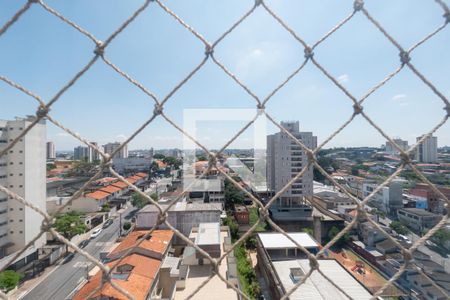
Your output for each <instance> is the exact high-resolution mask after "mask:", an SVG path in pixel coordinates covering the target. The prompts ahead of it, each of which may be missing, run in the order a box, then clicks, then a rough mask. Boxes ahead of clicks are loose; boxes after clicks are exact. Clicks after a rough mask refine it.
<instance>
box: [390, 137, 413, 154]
mask: <svg viewBox="0 0 450 300" xmlns="http://www.w3.org/2000/svg"><path fill="white" fill-rule="evenodd" d="M393 141H394V142H395V143H396V144H397V145H398V146H399V147H400V149H402V150H403V151H407V150H408V148H409V146H408V141H404V140H402V139H393ZM386 152H387V153H389V154H392V155H396V154H399V151H398V149H397V148H395V147H394V145H393V144H392V143H391V142H390V141H387V142H386Z"/></svg>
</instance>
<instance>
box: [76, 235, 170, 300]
mask: <svg viewBox="0 0 450 300" xmlns="http://www.w3.org/2000/svg"><path fill="white" fill-rule="evenodd" d="M147 235H148V236H147ZM146 236H147V238H146V239H145V240H143V241H142V242H141V243H140V244H139V246H135V245H136V244H137V243H138V241H140V240H141V239H142V238H144V237H146ZM172 238H173V232H172V231H171V230H155V231H153V232H152V233H151V234H149V231H134V232H132V233H131V234H130V235H128V236H127V237H126V238H125V240H123V241H122V242H121V243H120V244H119V245H118V246H117V247H116V248H115V249H114V250H113V251H112V252H111V253H110V254H109V255H108V256H107V263H106V265H107V266H108V267H110V268H112V272H111V278H112V282H114V283H115V284H117V285H119V286H120V287H122V288H123V289H125V290H126V291H128V292H129V293H130V294H131V295H132V296H133V297H134V298H135V299H137V300H145V299H150V298H151V299H161V298H163V297H164V298H168V299H170V298H171V297H172V294H173V291H174V285H171V286H170V285H169V286H168V285H167V282H165V280H161V279H163V278H164V277H161V276H160V275H161V269H162V266H165V265H167V264H165V259H166V258H168V257H167V254H168V252H169V250H170V246H171V243H172ZM117 263H118V264H117ZM116 264H117V265H116ZM102 277H103V272H102V271H98V272H97V273H95V275H94V276H92V277H90V278H89V279H88V281H87V282H86V283H85V284H84V285H83V286H82V287H81V288H80V289H79V290H78V291H77V292H76V293H75V296H74V297H73V298H72V299H73V300H84V299H87V298H89V299H110V300H113V299H114V300H122V299H123V300H125V299H128V297H127V296H126V295H124V294H122V293H121V292H120V291H118V290H117V289H115V288H114V287H113V286H112V285H111V283H109V282H105V283H103V279H102ZM102 283H103V286H102Z"/></svg>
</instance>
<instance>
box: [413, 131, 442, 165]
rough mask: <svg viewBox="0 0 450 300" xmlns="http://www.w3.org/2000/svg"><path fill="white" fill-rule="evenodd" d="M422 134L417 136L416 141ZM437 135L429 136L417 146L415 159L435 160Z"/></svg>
mask: <svg viewBox="0 0 450 300" xmlns="http://www.w3.org/2000/svg"><path fill="white" fill-rule="evenodd" d="M421 138H422V136H419V137H417V139H416V141H417V142H418V141H419V140H420V139H421ZM437 147H438V146H437V137H436V136H429V137H427V138H426V139H425V140H424V141H423V142H422V143H420V144H419V145H418V146H417V149H416V160H417V161H418V162H424V163H435V162H437Z"/></svg>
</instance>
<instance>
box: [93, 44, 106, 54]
mask: <svg viewBox="0 0 450 300" xmlns="http://www.w3.org/2000/svg"><path fill="white" fill-rule="evenodd" d="M94 53H95V55H98V56H103V55H104V54H105V46H104V45H103V43H102V42H98V43H97V46H96V47H95V50H94Z"/></svg>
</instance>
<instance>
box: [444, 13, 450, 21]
mask: <svg viewBox="0 0 450 300" xmlns="http://www.w3.org/2000/svg"><path fill="white" fill-rule="evenodd" d="M443 17H444V18H445V24H448V23H450V11H447V12H446V13H445V14H443Z"/></svg>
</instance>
